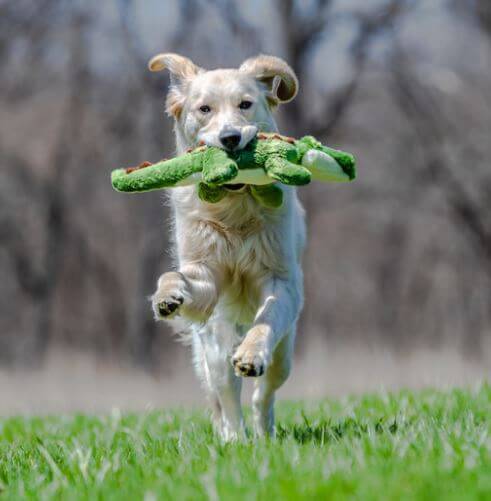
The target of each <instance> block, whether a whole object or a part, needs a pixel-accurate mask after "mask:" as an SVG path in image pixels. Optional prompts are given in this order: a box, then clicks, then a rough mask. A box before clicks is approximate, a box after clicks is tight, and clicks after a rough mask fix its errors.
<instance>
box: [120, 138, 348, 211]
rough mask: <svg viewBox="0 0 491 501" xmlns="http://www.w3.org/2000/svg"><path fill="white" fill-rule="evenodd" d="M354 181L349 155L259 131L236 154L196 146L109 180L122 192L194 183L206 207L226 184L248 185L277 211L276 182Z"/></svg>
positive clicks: (279, 193) (314, 142) (313, 141)
mask: <svg viewBox="0 0 491 501" xmlns="http://www.w3.org/2000/svg"><path fill="white" fill-rule="evenodd" d="M355 177H356V166H355V159H354V157H353V155H350V154H349V153H345V152H343V151H339V150H334V149H332V148H328V147H327V146H324V145H322V144H321V143H320V142H319V141H317V140H316V139H315V138H314V137H312V136H305V137H303V138H302V139H298V140H296V139H293V138H289V137H285V136H280V135H279V134H266V133H260V134H258V135H257V137H256V138H255V139H253V140H252V141H251V142H250V143H249V144H248V145H247V146H246V147H245V148H244V149H242V150H239V151H236V152H227V151H225V150H222V149H220V148H216V147H213V146H199V147H197V148H195V149H192V150H189V151H188V152H187V153H185V154H183V155H180V156H178V157H175V158H172V159H170V160H162V161H161V162H158V163H155V164H151V163H149V162H144V163H143V164H141V165H140V166H138V167H135V168H128V169H116V170H114V171H113V172H112V175H111V181H112V185H113V187H114V188H115V189H116V190H117V191H123V192H143V191H150V190H157V189H162V188H172V187H176V186H186V185H191V184H198V185H199V186H198V195H199V197H200V198H201V199H202V200H204V201H206V202H209V203H216V202H219V201H220V200H221V199H222V198H223V197H224V196H225V195H226V194H227V189H226V188H227V186H228V187H229V189H231V188H233V187H236V186H238V185H243V184H247V185H249V189H250V192H251V194H252V195H253V196H254V197H255V198H256V199H257V200H258V201H259V202H260V203H261V204H262V205H264V206H266V207H270V208H275V207H279V206H281V204H282V202H283V192H282V190H281V189H280V188H279V187H278V186H277V185H276V184H275V183H276V182H280V183H283V184H286V185H291V186H302V185H305V184H308V183H310V181H311V180H312V179H314V180H317V181H324V182H346V181H352V180H353V179H355ZM224 185H225V186H224Z"/></svg>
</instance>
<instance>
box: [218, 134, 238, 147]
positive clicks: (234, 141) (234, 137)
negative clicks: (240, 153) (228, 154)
mask: <svg viewBox="0 0 491 501" xmlns="http://www.w3.org/2000/svg"><path fill="white" fill-rule="evenodd" d="M219 139H220V142H221V143H222V144H223V146H224V147H225V148H227V150H233V149H235V148H237V146H238V145H239V143H240V140H241V139H242V136H241V135H240V132H238V131H236V130H234V131H225V132H222V133H221V134H220V136H219Z"/></svg>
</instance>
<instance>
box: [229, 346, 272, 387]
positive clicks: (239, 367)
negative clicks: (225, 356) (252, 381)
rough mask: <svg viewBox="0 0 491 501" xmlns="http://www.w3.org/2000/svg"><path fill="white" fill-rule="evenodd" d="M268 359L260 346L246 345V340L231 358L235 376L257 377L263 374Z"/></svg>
mask: <svg viewBox="0 0 491 501" xmlns="http://www.w3.org/2000/svg"><path fill="white" fill-rule="evenodd" d="M268 362H269V357H268V355H267V352H266V350H265V349H264V348H263V347H261V345H259V344H256V343H253V344H249V343H247V338H246V339H245V340H244V342H243V343H242V344H241V345H240V346H239V347H238V348H237V351H236V352H235V354H234V356H233V357H232V365H233V366H234V371H235V374H236V375H237V376H242V377H259V376H262V375H263V374H264V372H265V371H266V367H267V366H268Z"/></svg>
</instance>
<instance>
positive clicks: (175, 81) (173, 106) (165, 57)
mask: <svg viewBox="0 0 491 501" xmlns="http://www.w3.org/2000/svg"><path fill="white" fill-rule="evenodd" d="M148 69H149V70H150V71H163V70H169V72H170V82H171V86H170V89H169V93H168V94H167V100H166V102H165V109H166V111H167V113H168V114H169V115H170V116H173V117H175V118H179V115H180V114H181V111H182V107H183V104H184V99H185V96H184V92H183V90H184V89H183V87H184V86H185V85H186V82H187V81H189V80H191V79H192V78H193V77H195V76H196V75H197V74H198V73H200V72H201V71H203V70H202V69H201V68H200V67H199V66H196V65H195V64H194V63H193V62H192V61H191V59H188V58H187V57H184V56H180V55H179V54H172V53H167V54H157V55H156V56H154V57H152V59H150V61H149V62H148Z"/></svg>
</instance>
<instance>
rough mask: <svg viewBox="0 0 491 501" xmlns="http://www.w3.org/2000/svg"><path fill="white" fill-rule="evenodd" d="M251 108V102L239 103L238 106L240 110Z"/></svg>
mask: <svg viewBox="0 0 491 501" xmlns="http://www.w3.org/2000/svg"><path fill="white" fill-rule="evenodd" d="M251 106H252V102H251V101H241V103H240V104H239V108H240V109H241V110H248V109H249V108H250V107H251Z"/></svg>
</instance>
